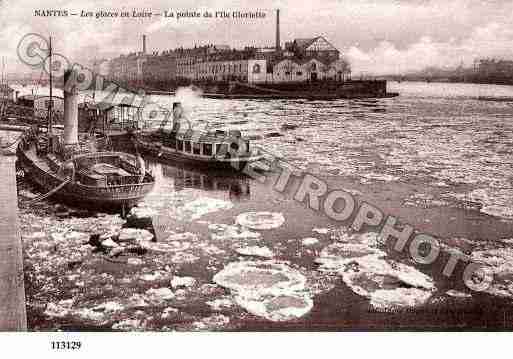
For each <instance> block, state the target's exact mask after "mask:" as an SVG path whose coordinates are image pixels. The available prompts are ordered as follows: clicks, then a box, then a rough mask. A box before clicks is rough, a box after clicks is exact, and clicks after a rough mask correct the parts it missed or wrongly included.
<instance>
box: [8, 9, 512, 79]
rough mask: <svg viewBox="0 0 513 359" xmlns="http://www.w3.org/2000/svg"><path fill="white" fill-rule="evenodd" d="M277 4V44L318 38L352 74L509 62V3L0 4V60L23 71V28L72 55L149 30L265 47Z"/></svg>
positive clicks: (119, 48)
mask: <svg viewBox="0 0 513 359" xmlns="http://www.w3.org/2000/svg"><path fill="white" fill-rule="evenodd" d="M43 3H44V5H43ZM119 4H123V5H119ZM170 5H172V7H170ZM256 6H258V7H256ZM276 8H280V9H281V38H282V41H286V40H290V39H293V38H296V37H297V38H301V37H311V36H316V35H323V36H325V37H326V38H327V39H328V40H329V41H331V42H332V43H333V44H334V45H335V46H336V47H338V48H339V49H340V50H341V51H342V52H343V54H344V55H345V56H346V57H347V58H348V59H349V60H350V62H351V64H352V68H353V73H354V74H360V73H364V74H384V73H404V72H407V71H412V70H418V69H422V68H425V67H426V66H457V65H459V64H460V63H463V64H465V65H470V64H472V62H473V60H474V59H475V58H481V57H500V58H508V59H512V60H513V1H511V0H504V1H503V0H488V1H487V0H307V1H303V2H300V1H297V0H275V1H273V0H259V1H254V0H237V1H235V0H211V1H199V0H188V1H183V0H173V1H168V0H144V1H135V0H124V1H122V2H121V1H114V0H111V1H95V0H79V1H74V0H71V1H70V0H45V1H44V2H43V1H40V0H38V1H31V0H0V29H1V30H0V56H5V57H6V62H7V64H8V66H7V67H8V70H10V71H15V70H17V71H20V70H23V68H24V67H23V65H22V64H21V63H20V62H19V61H18V60H17V58H16V47H17V45H18V42H19V40H20V39H21V37H22V36H23V35H25V34H26V33H29V32H36V33H39V34H41V35H43V36H48V35H52V36H53V39H54V44H55V46H54V48H55V51H57V52H60V53H62V54H64V55H66V56H67V57H69V58H71V59H72V60H75V61H83V60H82V59H84V58H93V57H112V56H113V55H115V54H118V53H121V52H123V53H126V52H130V51H139V50H140V49H141V40H140V38H141V35H142V34H147V35H148V48H149V50H150V51H151V50H162V49H169V48H174V47H179V46H184V47H189V46H191V45H194V44H198V45H200V44H209V43H213V44H228V45H230V46H232V47H243V46H244V45H257V46H266V45H267V46H271V45H273V44H274V33H275V26H274V23H275V17H274V9H276ZM37 9H39V10H46V9H54V10H59V9H62V10H68V11H71V12H77V13H80V12H81V10H85V11H93V12H96V11H98V10H105V11H121V10H126V11H130V12H131V11H132V10H133V9H137V10H139V11H140V10H148V11H154V12H158V13H163V12H164V10H168V11H169V12H171V11H186V10H189V11H194V10H197V11H200V12H204V11H205V10H210V11H216V10H227V11H236V10H240V11H257V10H258V11H261V12H263V13H265V14H266V17H265V18H264V19H257V20H235V19H230V20H221V19H217V20H216V19H204V18H201V19H182V20H178V21H177V20H176V19H175V18H172V19H169V18H162V17H160V18H158V17H152V18H151V19H134V18H130V19H119V18H118V19H114V20H113V19H100V20H97V19H95V18H93V19H90V18H89V19H88V18H80V17H50V18H44V17H35V16H34V10H37Z"/></svg>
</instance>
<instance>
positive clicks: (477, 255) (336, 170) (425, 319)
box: [19, 82, 513, 330]
mask: <svg viewBox="0 0 513 359" xmlns="http://www.w3.org/2000/svg"><path fill="white" fill-rule="evenodd" d="M25 90H26V89H25ZM389 90H390V91H394V92H399V94H400V96H398V97H395V98H389V99H376V100H373V99H368V100H338V101H304V100H272V101H267V100H266V101H263V100H214V99H203V98H199V97H197V96H195V95H194V94H192V93H191V92H190V91H187V90H184V91H181V92H180V93H179V94H178V96H177V97H178V100H180V101H181V102H182V103H183V104H184V106H185V108H186V113H187V116H188V118H190V119H191V122H192V123H193V125H194V126H206V125H208V127H209V128H224V129H230V128H237V129H240V130H242V132H243V134H244V135H246V136H250V137H251V138H252V139H253V140H252V142H253V143H254V144H255V145H258V146H260V147H262V148H263V149H265V150H266V151H268V152H270V153H273V154H275V155H278V156H280V157H282V158H283V159H284V160H285V161H286V162H288V163H290V164H291V165H292V166H293V167H295V168H296V169H297V170H298V171H305V172H307V173H310V174H313V175H315V176H316V177H318V178H321V179H322V180H323V181H326V183H327V184H328V186H329V188H331V189H333V188H339V189H344V190H346V191H347V192H349V193H352V194H353V195H354V196H355V197H356V198H357V199H358V201H365V202H368V203H371V204H373V205H375V206H377V207H379V208H380V209H381V210H382V211H383V212H384V213H385V214H390V215H394V216H396V217H398V218H400V220H401V223H408V224H410V225H412V226H413V227H414V228H415V229H416V230H418V231H420V232H425V233H429V234H431V235H433V236H436V237H438V238H439V239H440V243H441V247H442V252H443V255H441V256H440V258H439V259H438V260H437V261H435V262H434V263H432V264H430V265H425V264H424V265H423V264H419V263H416V262H415V261H413V260H412V259H411V258H410V257H409V256H408V255H407V253H406V254H405V253H398V252H396V251H394V250H393V248H392V247H393V245H392V244H393V243H392V244H391V243H381V242H380V241H379V238H377V236H376V234H375V233H373V232H372V228H367V229H365V230H364V231H363V232H357V233H355V232H353V231H352V230H351V229H350V228H349V227H348V226H347V224H346V223H338V222H336V221H334V220H332V219H330V218H329V217H327V216H326V215H324V214H323V213H321V212H316V211H313V210H310V209H308V208H307V207H306V206H305V204H304V203H298V202H297V201H295V200H294V199H293V191H289V192H286V193H278V192H276V191H275V190H274V189H273V188H272V183H273V181H267V182H266V183H263V184H262V183H260V182H258V181H255V180H253V179H252V178H249V177H243V176H234V175H227V174H224V173H215V172H205V171H200V170H197V169H191V168H185V167H183V166H181V165H177V164H169V163H168V164H163V163H159V162H157V161H155V160H154V159H152V158H148V159H147V160H148V163H149V164H150V167H151V168H152V170H153V172H154V174H155V176H156V178H157V185H156V188H155V190H154V191H153V193H151V194H150V195H149V196H148V197H147V198H146V199H145V201H144V202H143V203H142V204H141V206H140V207H141V209H142V210H144V211H147V212H148V213H152V215H153V217H154V220H153V224H152V225H149V226H148V225H143V226H141V225H140V224H136V225H134V224H133V223H128V224H126V223H125V221H124V220H123V219H121V218H120V217H119V216H117V215H113V214H98V213H90V212H87V211H80V210H74V209H66V208H63V207H62V206H59V205H56V204H54V203H51V202H47V203H41V204H38V205H36V206H33V207H30V208H29V207H27V206H26V200H27V199H28V198H32V197H34V196H35V191H34V189H33V188H31V187H30V186H28V185H27V184H24V183H22V184H21V189H20V196H19V198H20V200H19V206H20V219H21V223H22V236H23V239H24V245H25V264H26V268H25V270H26V286H27V298H28V313H29V325H30V327H31V329H33V330H56V329H66V330H68V329H75V330H110V329H117V330H285V329H290V330H384V329H395V330H405V329H434V330H436V329H485V328H499V329H505V328H508V329H511V328H512V324H511V323H513V322H512V321H511V320H510V319H511V315H510V313H512V311H511V309H512V308H513V307H512V303H513V302H512V296H513V286H512V285H511V284H510V283H511V281H510V279H513V268H510V265H509V263H510V262H511V260H512V259H513V248H510V247H511V243H513V239H512V238H513V205H512V204H511V203H512V202H511V198H512V197H513V170H512V165H513V122H512V121H511V118H512V116H513V102H508V101H483V100H480V99H479V97H491V96H496V97H513V87H509V86H494V85H472V84H437V83H429V84H427V83H409V82H402V83H395V82H392V83H389ZM153 99H154V100H155V101H156V102H158V103H159V104H161V105H163V106H170V105H171V103H172V102H173V101H174V100H176V99H173V98H170V97H163V96H154V97H153ZM270 176H271V177H273V178H274V176H276V174H270ZM36 193H37V192H36ZM250 212H258V214H256V215H255V214H248V213H250ZM134 226H138V227H140V228H141V229H139V232H137V234H134V233H135V232H130V233H128V234H130V235H132V236H135V237H137V236H139V237H138V238H135V239H134V238H130V240H132V239H133V240H134V241H136V242H137V241H139V240H140V239H141V238H140V237H141V236H145V235H147V233H146V232H144V231H143V230H149V231H150V232H151V234H152V235H155V236H156V240H157V242H156V243H159V242H160V243H162V244H163V247H161V248H156V246H155V245H151V244H148V243H146V242H145V243H146V247H144V246H143V248H142V250H139V251H137V250H136V251H130V250H125V251H120V253H121V254H119V255H116V256H112V248H110V247H109V248H107V247H105V246H95V245H91V242H90V241H89V239H90V236H91V234H95V233H97V234H103V233H107V232H109V231H110V232H115V233H119V232H120V231H123V229H122V228H126V227H134ZM125 232H126V229H125ZM128 232H129V231H128ZM125 234H126V233H125ZM114 238H115V242H116V241H118V240H119V238H118V237H114ZM153 243H155V242H153ZM114 245H115V246H117V247H123V246H125V245H124V244H119V243H114ZM125 247H126V246H125ZM125 247H123V248H124V249H126V248H125ZM453 252H458V253H460V254H461V255H466V256H468V258H472V260H474V261H479V262H480V263H484V264H486V265H487V266H489V267H490V268H491V270H492V271H493V273H494V275H495V281H494V283H493V285H492V286H491V287H490V288H487V289H486V290H484V291H480V292H476V291H471V290H469V289H468V288H467V287H466V286H465V285H464V283H463V281H462V279H461V278H462V272H463V269H464V266H458V267H457V268H456V269H455V271H454V273H453V275H452V276H449V277H447V276H445V275H444V274H443V273H442V271H443V269H444V266H445V265H446V263H447V260H448V255H449V254H450V253H453ZM362 258H363V259H362ZM378 267H379V269H376V268H378ZM241 274H243V276H242V279H241Z"/></svg>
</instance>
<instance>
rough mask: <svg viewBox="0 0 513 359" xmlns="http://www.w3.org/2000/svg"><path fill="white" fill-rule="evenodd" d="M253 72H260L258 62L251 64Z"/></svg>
mask: <svg viewBox="0 0 513 359" xmlns="http://www.w3.org/2000/svg"><path fill="white" fill-rule="evenodd" d="M253 73H254V74H259V73H260V64H254V65H253Z"/></svg>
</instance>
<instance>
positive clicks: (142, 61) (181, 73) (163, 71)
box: [109, 10, 350, 86]
mask: <svg viewBox="0 0 513 359" xmlns="http://www.w3.org/2000/svg"><path fill="white" fill-rule="evenodd" d="M276 15H277V16H276V43H275V46H274V47H267V48H255V47H246V48H244V49H242V50H235V49H230V47H229V46H227V45H206V46H200V47H198V46H196V47H194V48H189V49H184V48H178V49H174V50H166V51H162V52H161V53H160V54H159V53H158V52H153V53H152V54H149V55H148V54H147V53H146V36H143V51H142V52H139V53H131V54H128V55H126V56H124V55H121V56H119V57H117V58H115V59H113V60H111V62H110V66H109V74H110V77H111V78H112V79H115V80H121V81H126V82H129V83H132V84H133V83H136V84H139V83H143V84H146V85H150V86H151V84H154V83H159V82H160V83H166V82H180V83H194V82H229V81H239V82H244V83H250V84H251V83H269V84H273V83H287V82H291V83H296V82H316V81H345V80H346V79H348V78H349V76H350V68H349V65H348V63H347V62H346V61H345V60H344V59H342V58H341V56H340V52H339V50H337V49H336V48H335V47H334V46H333V45H332V44H331V43H330V42H329V41H327V40H326V39H325V38H324V37H322V36H316V37H312V38H307V39H295V40H293V41H290V42H286V43H285V46H284V47H283V48H282V46H281V44H280V29H279V10H278V11H277V14H276Z"/></svg>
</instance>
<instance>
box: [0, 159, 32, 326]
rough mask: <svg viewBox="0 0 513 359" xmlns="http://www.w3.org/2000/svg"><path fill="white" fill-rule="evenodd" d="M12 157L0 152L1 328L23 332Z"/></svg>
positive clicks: (22, 286) (25, 317)
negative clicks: (0, 180) (0, 183)
mask: <svg viewBox="0 0 513 359" xmlns="http://www.w3.org/2000/svg"><path fill="white" fill-rule="evenodd" d="M15 161H16V157H15V156H4V155H2V154H0V173H2V176H3V179H2V186H0V203H1V204H2V205H1V206H0V331H26V330H27V314H26V307H25V284H24V273H23V256H22V242H21V235H20V229H19V218H18V200H17V185H16V169H15Z"/></svg>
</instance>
